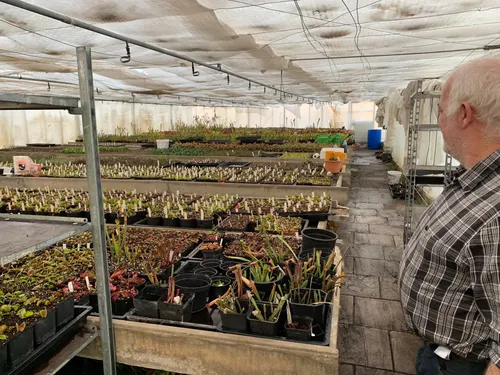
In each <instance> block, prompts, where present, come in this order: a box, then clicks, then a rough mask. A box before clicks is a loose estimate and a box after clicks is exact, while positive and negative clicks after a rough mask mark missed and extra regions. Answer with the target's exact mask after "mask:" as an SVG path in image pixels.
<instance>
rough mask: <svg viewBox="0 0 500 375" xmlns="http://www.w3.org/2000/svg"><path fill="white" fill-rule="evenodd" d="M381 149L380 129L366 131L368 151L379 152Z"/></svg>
mask: <svg viewBox="0 0 500 375" xmlns="http://www.w3.org/2000/svg"><path fill="white" fill-rule="evenodd" d="M381 147H382V129H370V130H368V149H370V150H380V148H381Z"/></svg>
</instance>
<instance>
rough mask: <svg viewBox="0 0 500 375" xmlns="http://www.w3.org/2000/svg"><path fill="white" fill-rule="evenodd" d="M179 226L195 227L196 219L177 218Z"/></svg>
mask: <svg viewBox="0 0 500 375" xmlns="http://www.w3.org/2000/svg"><path fill="white" fill-rule="evenodd" d="M179 226H180V227H181V228H196V219H179Z"/></svg>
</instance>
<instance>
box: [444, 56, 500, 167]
mask: <svg viewBox="0 0 500 375" xmlns="http://www.w3.org/2000/svg"><path fill="white" fill-rule="evenodd" d="M439 125H440V127H441V131H442V133H443V138H444V142H445V151H446V152H448V153H449V154H451V155H452V156H453V157H454V158H455V159H457V160H459V161H460V162H461V163H462V164H464V165H465V166H466V167H471V166H473V165H474V164H475V163H476V162H478V161H479V160H482V158H484V157H486V156H488V155H489V154H485V153H486V152H489V153H491V152H493V151H495V149H496V148H499V147H500V59H480V60H475V61H473V62H470V63H468V64H465V65H463V66H461V67H460V68H458V69H457V70H455V71H454V72H453V74H452V75H451V76H450V78H449V79H448V81H447V82H446V84H445V85H444V87H443V92H442V95H441V100H440V103H439ZM486 145H488V147H485V146H486ZM495 147H496V148H495ZM490 149H491V150H492V151H491V152H490ZM483 154H485V155H483ZM476 159H477V160H476ZM467 164H469V165H467Z"/></svg>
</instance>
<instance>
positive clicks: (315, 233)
mask: <svg viewBox="0 0 500 375" xmlns="http://www.w3.org/2000/svg"><path fill="white" fill-rule="evenodd" d="M337 239H338V236H337V233H335V232H332V231H331V230H328V229H319V228H305V229H304V230H303V231H302V249H301V253H303V252H306V253H310V252H312V251H313V249H330V250H333V249H335V243H336V242H337Z"/></svg>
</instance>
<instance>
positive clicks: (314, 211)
mask: <svg viewBox="0 0 500 375" xmlns="http://www.w3.org/2000/svg"><path fill="white" fill-rule="evenodd" d="M332 204H333V201H332V199H331V197H330V196H328V195H327V194H326V193H323V194H319V195H318V194H315V193H314V192H312V193H311V195H305V194H303V193H301V194H300V195H294V196H287V197H286V198H285V202H284V205H283V209H282V210H280V211H279V212H278V215H280V216H292V217H301V218H303V219H307V220H309V221H322V220H327V219H328V215H329V214H331V213H332Z"/></svg>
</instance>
